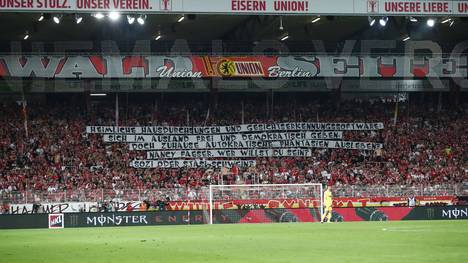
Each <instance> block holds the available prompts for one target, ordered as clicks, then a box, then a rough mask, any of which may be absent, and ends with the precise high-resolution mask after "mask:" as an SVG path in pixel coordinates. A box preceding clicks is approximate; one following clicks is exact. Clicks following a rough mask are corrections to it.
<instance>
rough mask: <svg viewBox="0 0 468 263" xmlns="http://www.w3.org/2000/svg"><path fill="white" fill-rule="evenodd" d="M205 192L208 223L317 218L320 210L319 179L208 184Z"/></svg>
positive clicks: (321, 197)
mask: <svg viewBox="0 0 468 263" xmlns="http://www.w3.org/2000/svg"><path fill="white" fill-rule="evenodd" d="M208 196H209V205H208V209H209V213H208V215H209V220H207V221H208V222H209V223H210V224H216V223H267V222H319V221H320V219H321V215H322V214H323V188H322V184H319V183H307V184H242V185H210V186H209V195H208Z"/></svg>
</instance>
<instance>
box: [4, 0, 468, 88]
mask: <svg viewBox="0 0 468 263" xmlns="http://www.w3.org/2000/svg"><path fill="white" fill-rule="evenodd" d="M0 1H6V0H0ZM467 72H468V62H467V57H466V56H457V57H441V56H432V57H429V56H427V57H412V56H391V55H390V56H353V55H350V56H331V55H319V56H314V55H305V56H243V57H238V56H237V57H236V56H223V57H221V56H143V55H130V56H122V55H107V56H103V55H70V56H60V55H0V77H3V78H46V79H87V78H88V79H104V78H120V79H132V78H145V79H151V78H186V79H200V78H211V77H222V78H226V79H233V78H234V79H246V78H249V79H251V78H269V79H276V78H287V79H294V78H296V79H308V78H309V79H310V78H323V77H342V78H427V77H434V78H454V77H455V78H464V79H466V78H467V76H468V74H467Z"/></svg>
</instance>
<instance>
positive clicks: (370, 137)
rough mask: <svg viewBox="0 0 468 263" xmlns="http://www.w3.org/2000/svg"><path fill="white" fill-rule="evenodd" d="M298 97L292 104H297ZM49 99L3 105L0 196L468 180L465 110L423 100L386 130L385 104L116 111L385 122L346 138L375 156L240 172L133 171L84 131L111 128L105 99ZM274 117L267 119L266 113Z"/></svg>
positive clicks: (184, 121)
mask: <svg viewBox="0 0 468 263" xmlns="http://www.w3.org/2000/svg"><path fill="white" fill-rule="evenodd" d="M299 97H300V96H299ZM83 104H85V103H82V104H80V103H77V102H73V101H72V100H62V99H49V100H48V101H47V102H41V103H39V102H29V103H28V105H27V109H26V111H27V132H28V134H27V136H26V130H25V123H24V112H23V110H22V107H21V106H20V105H19V104H18V103H14V102H13V103H7V102H4V103H3V104H2V105H1V111H2V114H1V115H0V192H4V193H5V192H14V191H24V190H34V191H48V192H54V191H61V190H73V189H84V190H88V189H89V190H92V189H109V190H118V189H163V188H178V187H188V188H192V189H196V188H198V187H200V186H204V185H207V184H210V183H213V184H218V183H221V182H220V181H221V180H222V181H223V182H222V183H224V184H234V183H306V182H322V183H326V182H328V183H329V184H334V185H406V186H411V185H413V186H414V185H434V184H444V183H449V184H453V183H459V182H464V181H467V180H468V151H467V149H468V107H467V105H461V106H460V107H458V108H453V107H442V108H437V106H436V105H434V103H426V102H425V101H424V99H419V103H417V102H412V103H408V102H401V103H400V105H399V113H398V116H397V120H396V125H394V117H395V116H394V110H395V102H394V101H393V100H392V99H388V101H387V99H381V98H372V99H350V100H343V101H341V102H336V101H333V100H329V99H322V98H320V99H317V98H313V97H312V98H310V97H309V98H307V99H304V98H303V99H302V100H301V99H297V100H296V99H290V98H284V99H281V98H280V99H276V100H275V104H274V106H271V105H272V104H273V103H272V102H271V101H270V102H267V101H265V100H264V99H262V100H259V99H258V98H247V99H245V100H244V99H243V100H242V103H241V100H240V99H238V98H236V97H229V96H227V98H222V99H219V100H218V101H217V103H216V104H212V106H211V107H210V110H209V111H208V108H209V107H208V100H207V99H205V100H196V99H190V98H188V97H184V98H182V99H174V100H171V99H167V100H161V99H160V100H158V102H157V103H156V102H150V103H138V102H135V101H131V102H130V103H129V102H127V104H125V103H120V105H121V106H120V109H119V125H127V126H145V125H181V126H183V125H198V126H199V125H227V124H239V123H242V121H244V123H271V122H289V121H291V122H292V121H301V122H315V121H320V122H383V123H384V125H385V129H384V130H381V131H377V132H374V131H372V132H345V134H344V137H345V139H346V140H354V141H372V142H382V143H383V144H384V149H383V150H377V151H372V152H371V151H358V150H343V149H314V152H313V156H312V157H307V158H302V157H301V158H299V157H297V158H292V157H283V158H258V159H257V166H256V167H251V168H246V169H240V168H237V167H236V168H233V169H230V170H227V169H219V170H216V169H215V170H213V169H201V168H199V169H194V168H191V169H186V168H184V169H159V168H155V169H135V168H131V167H129V165H128V164H129V162H130V161H131V160H132V159H134V158H138V157H143V155H142V154H144V153H142V152H134V151H130V150H129V149H128V146H127V145H125V144H106V143H104V142H103V140H102V136H101V135H97V134H87V133H86V132H85V127H86V125H114V121H115V113H114V107H113V105H112V100H109V101H107V102H101V103H90V104H88V106H85V105H83ZM271 109H273V110H271Z"/></svg>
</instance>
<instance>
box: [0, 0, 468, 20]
mask: <svg viewBox="0 0 468 263" xmlns="http://www.w3.org/2000/svg"><path fill="white" fill-rule="evenodd" d="M0 11H9V12H20V11H27V12H47V13H53V12H62V13H63V12H67V13H80V12H82V13H89V12H98V11H99V12H109V11H121V12H124V13H139V14H142V13H148V14H150V13H178V14H230V15H231V14H252V15H258V14H285V15H327V14H328V15H366V16H367V15H402V16H403V15H431V16H444V15H450V16H466V15H467V14H468V1H467V0H203V1H200V0H0Z"/></svg>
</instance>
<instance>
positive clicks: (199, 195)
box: [0, 183, 468, 204]
mask: <svg viewBox="0 0 468 263" xmlns="http://www.w3.org/2000/svg"><path fill="white" fill-rule="evenodd" d="M208 192H209V190H208V188H207V187H202V188H198V189H190V188H172V189H151V190H135V189H126V190H112V189H109V190H108V189H97V190H71V191H54V192H37V191H23V192H8V191H5V190H0V202H1V203H16V204H27V203H34V202H50V203H52V202H100V201H107V200H116V199H117V200H126V201H143V200H166V199H167V198H168V199H169V200H171V201H188V200H208ZM333 194H334V197H398V196H408V195H410V194H414V195H415V196H454V195H455V196H461V195H468V183H464V184H456V185H433V186H400V185H382V186H334V187H333Z"/></svg>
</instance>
